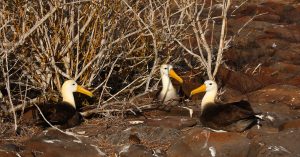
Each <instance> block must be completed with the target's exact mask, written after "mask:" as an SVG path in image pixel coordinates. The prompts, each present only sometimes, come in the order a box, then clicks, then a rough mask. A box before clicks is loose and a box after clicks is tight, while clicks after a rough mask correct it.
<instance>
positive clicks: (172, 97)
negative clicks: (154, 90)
mask: <svg viewBox="0 0 300 157" xmlns="http://www.w3.org/2000/svg"><path fill="white" fill-rule="evenodd" d="M160 75H161V80H162V89H161V91H160V92H158V95H157V98H158V100H159V101H161V102H162V103H163V104H171V105H176V104H177V103H178V102H179V100H180V96H179V94H178V90H177V89H176V88H175V87H174V86H173V84H172V82H171V79H170V77H172V78H174V79H175V80H177V81H178V82H179V83H181V84H182V83H183V80H182V78H181V77H179V76H178V75H177V74H176V73H175V71H174V70H173V66H172V65H168V64H163V65H161V67H160Z"/></svg>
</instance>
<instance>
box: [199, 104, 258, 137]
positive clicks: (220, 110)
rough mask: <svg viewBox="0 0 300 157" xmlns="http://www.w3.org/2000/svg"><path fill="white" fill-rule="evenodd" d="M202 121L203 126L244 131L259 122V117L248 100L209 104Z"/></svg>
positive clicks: (203, 113) (204, 110) (203, 112)
mask: <svg viewBox="0 0 300 157" xmlns="http://www.w3.org/2000/svg"><path fill="white" fill-rule="evenodd" d="M200 121H201V123H202V124H203V126H206V127H209V128H212V129H217V130H226V131H236V132H242V131H244V130H246V129H248V128H250V127H251V126H253V125H255V124H256V123H257V117H256V116H255V113H254V111H253V109H252V108H251V106H250V104H249V103H248V102H247V101H239V102H233V103H229V104H218V103H215V104H207V106H206V107H205V108H204V109H203V111H202V113H201V116H200Z"/></svg>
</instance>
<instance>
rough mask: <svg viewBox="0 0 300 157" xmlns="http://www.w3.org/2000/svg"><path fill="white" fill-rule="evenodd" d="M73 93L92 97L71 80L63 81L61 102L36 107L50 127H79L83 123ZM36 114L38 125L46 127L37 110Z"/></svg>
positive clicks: (46, 124)
mask: <svg viewBox="0 0 300 157" xmlns="http://www.w3.org/2000/svg"><path fill="white" fill-rule="evenodd" d="M73 92H80V93H83V94H86V95H88V96H93V94H92V93H91V92H90V91H88V90H86V89H84V88H82V87H81V86H79V85H77V83H76V82H75V81H73V80H68V81H65V82H64V84H63V86H62V91H61V93H62V96H63V101H62V102H58V103H55V104H53V103H47V104H43V105H39V106H37V107H38V108H39V109H40V110H41V112H42V114H43V116H44V117H45V118H46V120H47V121H48V122H50V123H51V124H52V125H59V126H60V128H63V129H65V128H70V127H74V126H76V125H79V124H80V123H81V122H83V117H82V116H81V114H80V113H79V112H78V111H77V110H76V105H75V100H74V96H73ZM34 112H36V114H38V115H39V119H40V120H42V121H40V124H43V125H44V126H48V123H46V122H45V121H44V118H43V117H42V116H41V113H40V111H39V110H35V111H34Z"/></svg>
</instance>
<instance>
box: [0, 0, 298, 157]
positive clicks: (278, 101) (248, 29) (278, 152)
mask: <svg viewBox="0 0 300 157" xmlns="http://www.w3.org/2000/svg"><path fill="white" fill-rule="evenodd" d="M252 2H253V3H252ZM258 14H261V15H259V16H257V17H256V18H254V20H253V21H251V22H250V23H249V24H248V25H247V26H245V27H244V28H243V29H242V31H241V32H240V33H239V34H238V35H237V36H236V37H235V40H234V41H233V43H232V45H231V48H230V49H229V50H228V51H227V52H226V54H225V62H226V64H227V66H228V67H230V69H232V70H228V69H226V68H221V69H220V72H219V74H218V80H219V81H220V82H222V90H224V91H225V92H224V94H223V95H221V97H220V99H221V100H222V101H224V102H230V101H235V100H241V99H246V100H248V101H249V102H250V103H251V105H252V107H253V108H254V110H255V112H258V113H262V115H261V117H262V119H263V120H262V121H261V126H260V127H259V126H254V127H253V128H251V129H250V130H247V131H245V132H242V133H234V132H215V131H211V130H209V129H207V128H203V127H201V124H200V122H199V120H198V118H197V117H198V115H199V108H198V107H197V106H195V105H194V104H195V101H194V102H187V105H189V106H191V107H192V108H194V109H195V112H194V114H193V117H192V118H190V117H189V114H188V110H186V109H183V108H180V107H177V108H174V109H171V110H169V111H159V110H149V111H146V112H145V113H144V115H145V116H138V117H134V116H130V117H128V118H121V116H115V117H111V118H93V119H89V120H86V121H85V122H84V123H83V124H82V125H80V126H77V127H74V128H72V129H69V130H67V131H64V132H60V131H58V130H56V129H53V128H51V129H48V130H45V131H43V130H42V129H41V128H38V127H33V128H31V127H30V128H29V126H28V127H26V126H23V128H21V129H23V132H22V135H21V136H18V135H11V132H12V131H11V129H12V128H11V126H5V125H4V126H2V127H1V135H0V137H1V140H0V141H1V142H0V145H1V149H0V156H1V157H15V156H22V157H23V156H24V157H34V156H36V157H39V156H44V157H50V156H56V157H63V156H64V157H65V156H72V157H77V156H87V157H89V156H90V157H96V156H121V157H137V156H139V157H152V156H153V157H154V156H156V157H158V156H162V157H163V156H168V157H184V156H186V157H199V156H212V157H215V156H218V157H219V156H230V157H234V156H238V157H244V156H245V157H246V156H247V157H255V156H261V157H262V156H264V157H265V156H270V157H271V156H272V157H274V156H285V157H287V156H289V157H296V156H300V144H299V141H300V110H299V109H300V4H299V1H292V0H289V1H280V0H273V1H267V2H265V1H264V2H262V1H251V2H249V3H247V4H245V5H244V6H242V8H240V9H239V10H237V11H236V12H235V16H232V17H230V19H229V21H228V25H229V33H228V34H229V35H233V34H234V33H235V32H238V30H239V29H240V23H245V22H247V21H249V19H251V18H252V17H253V16H254V15H258ZM145 117H147V119H146V118H145ZM141 122H142V123H141ZM21 131H22V130H21ZM83 154H84V155H83Z"/></svg>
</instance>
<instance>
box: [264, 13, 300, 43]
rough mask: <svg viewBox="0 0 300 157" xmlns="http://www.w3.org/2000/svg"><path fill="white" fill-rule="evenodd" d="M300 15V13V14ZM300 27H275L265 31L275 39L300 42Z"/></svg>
mask: <svg viewBox="0 0 300 157" xmlns="http://www.w3.org/2000/svg"><path fill="white" fill-rule="evenodd" d="M299 13H300V12H299ZM299 28H300V25H285V26H273V27H271V28H268V29H266V30H265V32H266V33H268V34H272V36H273V37H276V38H281V39H285V40H287V41H290V42H299V41H300V29H299Z"/></svg>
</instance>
